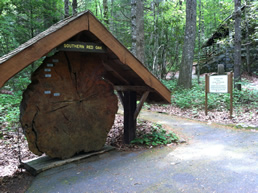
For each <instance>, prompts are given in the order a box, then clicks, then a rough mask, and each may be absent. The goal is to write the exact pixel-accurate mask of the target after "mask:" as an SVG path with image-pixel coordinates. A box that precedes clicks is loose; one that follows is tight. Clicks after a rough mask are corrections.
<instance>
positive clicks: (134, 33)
mask: <svg viewBox="0 0 258 193" xmlns="http://www.w3.org/2000/svg"><path fill="white" fill-rule="evenodd" d="M136 10H137V1H136V0H131V24H132V30H131V31H132V34H131V35H132V48H131V52H132V53H133V54H134V55H135V56H136V41H137V40H136V38H137V37H136V36H137V29H136V28H137V27H136V26H137V23H136Z"/></svg>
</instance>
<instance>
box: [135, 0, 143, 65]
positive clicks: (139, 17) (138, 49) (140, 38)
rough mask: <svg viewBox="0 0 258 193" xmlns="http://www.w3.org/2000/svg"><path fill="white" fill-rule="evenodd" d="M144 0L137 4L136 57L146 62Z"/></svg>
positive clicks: (139, 0)
mask: <svg viewBox="0 0 258 193" xmlns="http://www.w3.org/2000/svg"><path fill="white" fill-rule="evenodd" d="M143 8H144V0H137V5H136V32H137V36H136V57H137V58H138V59H139V60H140V61H141V62H143V63H144V11H143Z"/></svg>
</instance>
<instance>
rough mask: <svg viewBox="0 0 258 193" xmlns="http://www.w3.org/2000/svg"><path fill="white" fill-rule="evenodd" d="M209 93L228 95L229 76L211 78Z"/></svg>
mask: <svg viewBox="0 0 258 193" xmlns="http://www.w3.org/2000/svg"><path fill="white" fill-rule="evenodd" d="M209 91H210V93H227V92H228V76H227V75H215V76H210V80H209Z"/></svg>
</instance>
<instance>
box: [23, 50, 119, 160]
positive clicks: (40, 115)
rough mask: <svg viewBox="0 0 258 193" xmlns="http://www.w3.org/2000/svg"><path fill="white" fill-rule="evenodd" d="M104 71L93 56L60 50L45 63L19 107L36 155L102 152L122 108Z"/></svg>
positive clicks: (25, 131)
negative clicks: (104, 77) (117, 113)
mask: <svg viewBox="0 0 258 193" xmlns="http://www.w3.org/2000/svg"><path fill="white" fill-rule="evenodd" d="M104 72H105V70H104V67H103V66H102V61H101V59H100V58H99V57H98V56H97V55H93V54H91V55H89V54H86V53H76V52H67V53H65V52H59V53H57V54H55V55H54V56H52V57H49V58H46V59H45V60H44V61H43V64H42V65H41V66H40V67H39V68H38V69H37V70H36V71H35V72H34V73H33V75H32V83H31V84H30V85H29V86H28V88H27V89H26V90H25V92H24V93H23V100H22V102H21V108H20V109H21V119H20V120H21V124H22V128H23V130H24V133H25V135H26V137H27V140H28V144H29V149H30V150H31V151H32V152H33V153H35V154H37V155H42V154H43V153H45V154H47V155H48V156H50V157H52V158H61V159H64V158H69V157H72V156H73V155H74V154H76V153H78V152H82V151H83V152H90V151H97V150H100V149H101V148H103V146H104V144H105V142H106V138H107V133H108V132H109V130H110V129H111V127H112V125H113V123H114V119H115V114H116V112H117V109H118V106H117V102H118V101H117V97H116V95H115V94H114V88H113V86H112V85H111V84H110V83H109V82H107V81H105V80H104V79H103V78H102V76H103V73H104Z"/></svg>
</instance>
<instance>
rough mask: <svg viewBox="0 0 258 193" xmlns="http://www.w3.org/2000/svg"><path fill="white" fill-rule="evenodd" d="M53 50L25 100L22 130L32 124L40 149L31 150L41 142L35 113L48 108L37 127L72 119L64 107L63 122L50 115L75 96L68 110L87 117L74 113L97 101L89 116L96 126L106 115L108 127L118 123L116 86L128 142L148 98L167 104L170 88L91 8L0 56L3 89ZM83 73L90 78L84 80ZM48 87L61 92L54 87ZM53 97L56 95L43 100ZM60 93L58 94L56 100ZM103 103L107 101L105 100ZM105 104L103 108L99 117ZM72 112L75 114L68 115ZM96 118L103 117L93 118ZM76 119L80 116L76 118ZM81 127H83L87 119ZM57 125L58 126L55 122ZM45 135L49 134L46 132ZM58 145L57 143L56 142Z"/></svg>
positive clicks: (74, 120)
mask: <svg viewBox="0 0 258 193" xmlns="http://www.w3.org/2000/svg"><path fill="white" fill-rule="evenodd" d="M51 51H52V52H53V53H55V54H54V56H51V57H46V58H45V60H44V62H43V64H42V65H41V66H40V67H39V68H38V69H37V70H36V71H35V72H34V74H33V75H32V84H31V85H29V87H28V88H27V91H25V92H24V95H23V101H22V104H21V121H22V125H23V129H25V133H26V127H31V130H30V132H28V133H27V135H30V134H31V135H32V137H31V138H32V139H33V140H34V142H31V143H35V144H34V145H33V144H32V145H31V148H32V149H33V147H34V148H36V150H34V151H33V152H36V153H37V154H41V153H42V152H41V151H39V149H37V148H38V144H37V141H36V142H35V140H37V138H38V135H39V132H38V133H37V134H35V128H33V127H34V126H35V124H36V123H35V120H34V119H35V116H37V115H38V113H41V111H42V109H44V112H48V114H47V113H45V114H44V116H43V118H41V122H40V123H38V122H37V124H38V126H37V127H42V125H44V122H42V121H45V122H49V123H48V124H52V122H53V121H59V123H62V122H64V121H67V120H68V119H70V118H69V117H67V115H64V113H63V112H64V111H61V113H59V114H62V116H63V117H64V119H65V120H63V121H62V120H58V119H59V118H53V117H54V116H52V115H49V112H51V113H52V112H56V111H57V110H60V109H63V108H67V105H63V106H58V105H56V104H60V103H61V102H62V103H64V102H66V103H70V102H74V101H75V99H76V105H74V106H76V107H73V108H72V107H69V108H70V109H69V112H70V111H74V112H73V115H76V116H80V115H83V116H85V115H84V114H87V113H85V111H76V108H77V109H79V108H80V109H82V108H83V109H84V108H91V109H94V108H93V107H92V106H91V105H92V104H94V105H96V106H94V107H96V108H95V109H97V110H96V112H95V111H94V110H93V111H94V112H95V114H92V113H90V114H89V116H90V117H91V120H92V122H93V121H94V122H95V123H96V124H98V125H101V124H102V119H104V120H106V122H105V121H104V122H103V124H106V123H108V124H107V125H110V120H111V122H112V121H114V120H112V119H114V113H116V110H117V107H116V105H115V103H116V102H117V99H114V96H113V95H112V93H113V89H115V90H116V91H117V93H118V94H119V97H120V99H121V101H122V104H123V107H124V135H125V139H124V140H125V142H126V143H129V142H130V141H131V140H132V139H134V138H135V129H136V118H137V116H138V114H139V112H140V110H141V107H142V105H143V103H144V102H145V101H147V102H151V103H163V104H168V103H170V97H171V95H170V94H171V93H170V91H169V90H168V89H167V88H166V87H165V86H164V85H163V84H162V83H161V82H160V81H159V80H158V79H157V78H156V77H155V76H154V75H152V74H151V73H150V72H149V71H148V70H147V68H146V67H144V65H143V64H142V63H141V62H140V61H139V60H137V58H136V57H135V56H134V55H133V54H131V52H130V51H128V50H127V49H126V48H125V47H124V46H123V45H122V44H121V43H120V42H119V41H118V40H117V39H116V38H115V37H114V36H113V35H112V34H111V33H110V32H109V31H108V30H107V29H106V28H105V27H104V25H102V24H101V23H100V21H98V20H97V19H96V17H94V16H93V14H92V13H91V12H90V11H85V12H82V13H79V14H77V15H75V16H72V17H69V18H66V19H64V20H62V21H60V22H58V23H56V24H55V25H53V26H51V27H50V28H49V29H47V30H46V31H44V32H42V33H40V34H39V35H37V36H36V37H34V38H32V39H31V40H29V41H28V42H26V43H24V44H22V45H21V46H20V47H18V48H17V49H15V50H13V51H12V52H10V53H9V54H7V55H4V56H3V57H1V58H0V74H1V76H0V87H2V86H3V85H4V84H5V83H6V81H7V80H9V79H10V78H11V77H13V76H14V75H15V74H17V73H18V72H20V71H21V70H22V69H24V68H25V67H27V66H28V65H30V64H31V63H33V62H34V61H36V60H38V59H39V58H41V57H44V56H46V55H47V54H48V53H49V52H51ZM64 66H65V67H64ZM51 68H52V69H51ZM89 72H90V75H89ZM68 74H69V75H68ZM85 77H87V78H86V79H84V78H85ZM50 80H51V81H50ZM89 81H90V83H89ZM48 88H51V89H55V90H57V91H51V90H50V89H48ZM93 88H96V89H93ZM90 89H91V90H92V92H94V93H95V92H96V91H95V90H98V93H99V95H98V96H97V97H94V96H95V94H92V95H89V94H88V95H87V94H85V93H87V92H88V90H90ZM78 90H79V91H80V92H79V91H78ZM60 91H61V92H60ZM68 91H69V92H68ZM86 91H87V92H86ZM71 93H72V94H71ZM50 95H51V97H52V98H51V97H50V98H48V99H45V98H46V97H47V96H50ZM58 97H60V98H59V99H58ZM69 97H70V98H69ZM98 97H99V98H98ZM82 98H83V99H82ZM85 98H87V100H88V98H90V99H92V100H93V99H97V100H98V101H99V103H97V102H96V101H94V102H92V101H88V102H87V104H84V105H82V106H80V107H78V105H79V102H84V100H85ZM137 99H139V100H140V102H139V104H138V106H137V103H136V101H137ZM44 101H45V103H44ZM49 101H51V103H49ZM101 101H104V102H103V103H101ZM37 103H44V107H42V109H40V107H39V105H37ZM53 104H55V105H53ZM53 106H55V107H53ZM101 107H103V108H104V109H105V110H103V111H102V113H100V114H101V115H100V117H98V116H99V112H100V109H101ZM74 109H75V110H74ZM112 109H113V110H112ZM113 111H115V112H113ZM32 112H33V113H32ZM109 112H112V113H110V114H112V115H110V116H109V115H108V114H109ZM105 114H107V116H109V118H107V117H106V116H105ZM69 116H72V115H71V114H69ZM94 116H95V117H97V118H99V119H101V120H98V119H96V118H94ZM23 117H26V118H23ZM74 118H76V117H75V116H74ZM27 119H31V120H30V121H31V125H30V126H29V124H28V123H27V122H28V120H27ZM82 119H83V118H82ZM74 122H76V119H73V123H70V122H69V123H68V125H69V124H70V125H72V126H71V127H76V126H73V124H74ZM112 124H113V123H112ZM82 125H84V126H85V123H83V124H82ZM61 126H63V123H62V124H60V127H61ZM111 126H112V125H111ZM53 127H56V126H55V125H53ZM56 130H58V128H57V129H56ZM42 135H47V134H46V133H43V134H42ZM49 135H50V134H49ZM51 135H52V134H51ZM48 137H49V138H50V139H52V138H54V136H48ZM57 143H59V142H58V141H57ZM60 143H61V142H60ZM29 145H30V142H29ZM45 145H46V144H45ZM32 146H33V147H32ZM93 146H94V145H93ZM31 148H30V149H31ZM66 148H68V149H69V148H70V147H69V146H67V147H66ZM97 149H99V147H98V148H97ZM97 149H94V147H93V149H89V150H87V151H92V150H97ZM80 150H83V151H84V149H79V150H78V151H80ZM51 151H52V152H54V151H56V149H55V148H52V150H51ZM73 154H74V153H73ZM50 155H51V153H50ZM71 156H72V153H71V154H69V155H58V156H55V155H53V157H60V158H65V157H71Z"/></svg>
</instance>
